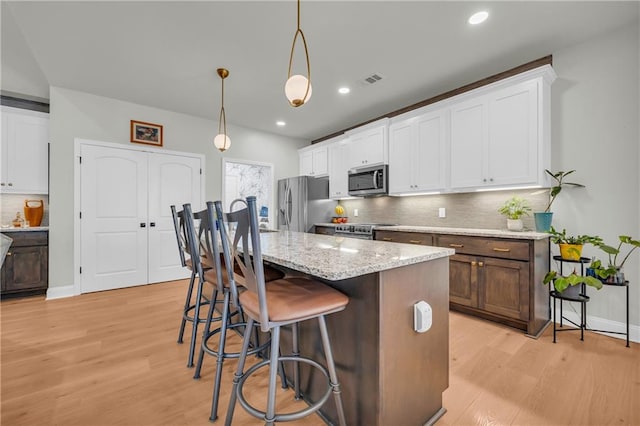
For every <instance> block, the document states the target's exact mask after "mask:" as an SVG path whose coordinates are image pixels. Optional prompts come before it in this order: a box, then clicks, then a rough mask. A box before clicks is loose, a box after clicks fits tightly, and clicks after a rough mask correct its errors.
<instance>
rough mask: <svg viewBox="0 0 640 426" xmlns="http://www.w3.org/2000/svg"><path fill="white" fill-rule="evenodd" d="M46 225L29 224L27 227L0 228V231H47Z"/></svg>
mask: <svg viewBox="0 0 640 426" xmlns="http://www.w3.org/2000/svg"><path fill="white" fill-rule="evenodd" d="M48 230H49V227H48V226H30V227H27V228H14V227H10V228H0V232H30V231H48Z"/></svg>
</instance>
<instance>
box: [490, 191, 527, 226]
mask: <svg viewBox="0 0 640 426" xmlns="http://www.w3.org/2000/svg"><path fill="white" fill-rule="evenodd" d="M498 212H499V213H501V214H503V215H505V216H506V217H507V229H509V230H510V231H522V219H521V217H522V216H527V215H529V213H530V212H531V206H529V202H528V201H527V200H525V199H524V198H521V197H518V196H517V195H516V196H513V197H511V198H509V199H508V200H507V201H505V202H504V204H503V206H502V207H500V208H499V209H498Z"/></svg>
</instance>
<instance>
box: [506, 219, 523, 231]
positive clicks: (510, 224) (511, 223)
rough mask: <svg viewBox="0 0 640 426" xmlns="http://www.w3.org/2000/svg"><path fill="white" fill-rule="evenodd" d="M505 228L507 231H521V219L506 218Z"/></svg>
mask: <svg viewBox="0 0 640 426" xmlns="http://www.w3.org/2000/svg"><path fill="white" fill-rule="evenodd" d="M507 229H508V230H509V231H522V219H507Z"/></svg>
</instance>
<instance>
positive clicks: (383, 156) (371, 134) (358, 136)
mask: <svg viewBox="0 0 640 426" xmlns="http://www.w3.org/2000/svg"><path fill="white" fill-rule="evenodd" d="M388 131H389V127H388V119H387V118H385V119H382V120H378V121H376V122H374V123H370V124H367V125H365V126H362V127H359V128H357V129H353V130H350V131H349V132H346V134H347V135H348V136H349V152H348V156H347V168H348V169H353V168H358V167H366V166H373V165H377V164H387V162H388V142H387V140H388V137H387V134H388Z"/></svg>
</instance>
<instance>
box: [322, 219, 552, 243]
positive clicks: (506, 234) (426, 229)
mask: <svg viewBox="0 0 640 426" xmlns="http://www.w3.org/2000/svg"><path fill="white" fill-rule="evenodd" d="M315 225H316V226H334V227H335V226H337V225H342V224H341V223H316V224H315ZM347 225H357V223H347ZM375 229H376V230H377V231H399V232H419V233H420V232H421V233H424V234H426V233H429V234H451V235H469V236H472V237H496V238H513V239H518V240H544V239H545V238H549V234H547V233H546V232H534V231H521V232H517V231H508V230H506V229H483V228H449V227H446V226H417V225H394V226H376V228H375Z"/></svg>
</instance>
